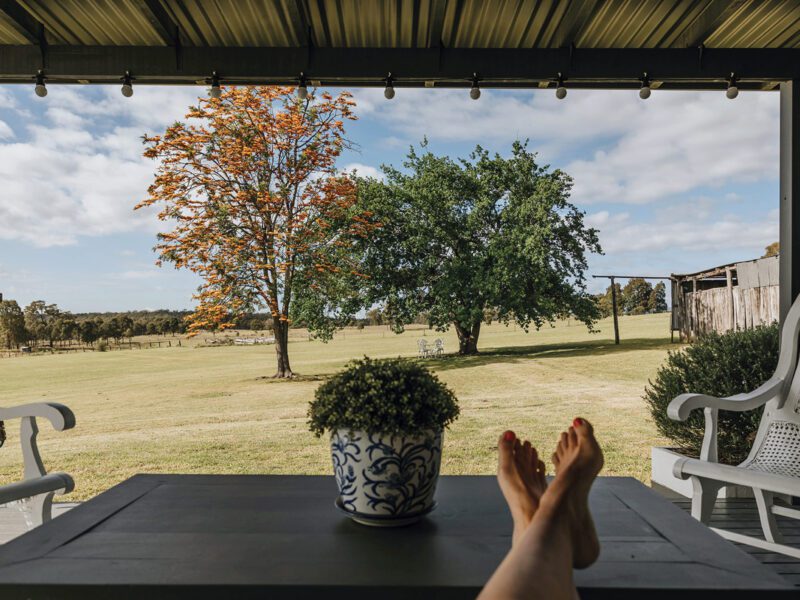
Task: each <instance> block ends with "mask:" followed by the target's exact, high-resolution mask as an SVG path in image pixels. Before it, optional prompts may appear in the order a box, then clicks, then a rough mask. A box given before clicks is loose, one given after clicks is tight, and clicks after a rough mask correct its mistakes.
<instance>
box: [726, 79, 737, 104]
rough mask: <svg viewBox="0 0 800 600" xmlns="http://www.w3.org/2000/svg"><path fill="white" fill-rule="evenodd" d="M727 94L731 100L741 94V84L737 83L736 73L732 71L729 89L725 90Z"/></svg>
mask: <svg viewBox="0 0 800 600" xmlns="http://www.w3.org/2000/svg"><path fill="white" fill-rule="evenodd" d="M725 95H726V96H727V97H728V98H730V99H731V100H733V99H734V98H736V96H738V95H739V86H738V85H736V75H734V74H733V73H731V76H730V79H728V89H727V90H725Z"/></svg>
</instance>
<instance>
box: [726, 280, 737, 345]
mask: <svg viewBox="0 0 800 600" xmlns="http://www.w3.org/2000/svg"><path fill="white" fill-rule="evenodd" d="M725 282H726V284H727V286H728V302H729V303H730V308H729V309H728V318H729V319H730V327H728V331H733V330H735V329H736V312H735V311H734V309H733V308H734V305H733V275H732V274H731V268H730V267H725Z"/></svg>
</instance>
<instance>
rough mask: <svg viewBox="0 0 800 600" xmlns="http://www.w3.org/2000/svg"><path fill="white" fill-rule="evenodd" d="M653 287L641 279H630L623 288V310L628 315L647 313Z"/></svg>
mask: <svg viewBox="0 0 800 600" xmlns="http://www.w3.org/2000/svg"><path fill="white" fill-rule="evenodd" d="M652 293H653V286H652V285H651V284H650V282H649V281H646V280H644V279H642V278H641V277H634V278H633V279H629V280H628V283H626V284H625V287H624V288H622V310H623V312H624V313H625V314H628V315H641V314H643V313H645V312H647V306H648V302H649V301H650V296H651V295H652Z"/></svg>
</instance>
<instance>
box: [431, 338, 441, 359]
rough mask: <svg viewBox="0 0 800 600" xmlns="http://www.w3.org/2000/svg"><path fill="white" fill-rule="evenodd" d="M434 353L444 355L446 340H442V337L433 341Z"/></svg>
mask: <svg viewBox="0 0 800 600" xmlns="http://www.w3.org/2000/svg"><path fill="white" fill-rule="evenodd" d="M433 353H434V354H435V355H436V356H442V355H443V354H444V340H442V338H436V340H435V341H434V342H433Z"/></svg>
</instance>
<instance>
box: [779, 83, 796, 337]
mask: <svg viewBox="0 0 800 600" xmlns="http://www.w3.org/2000/svg"><path fill="white" fill-rule="evenodd" d="M780 194H781V199H780V244H781V250H780V315H781V323H783V322H784V320H785V319H786V313H788V312H789V308H791V306H792V303H793V302H794V300H795V298H797V296H798V295H800V236H799V235H798V232H800V81H784V82H783V83H781V97H780Z"/></svg>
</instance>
